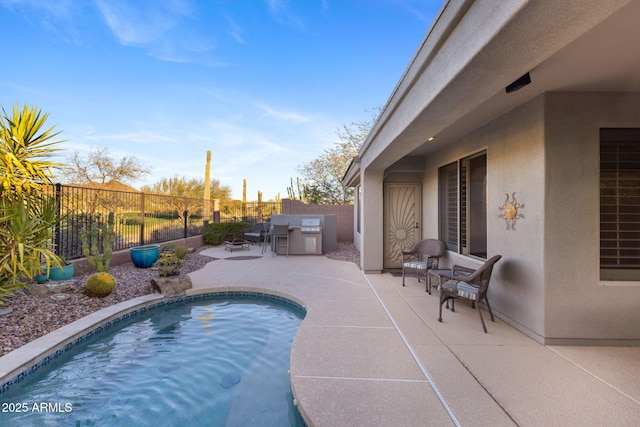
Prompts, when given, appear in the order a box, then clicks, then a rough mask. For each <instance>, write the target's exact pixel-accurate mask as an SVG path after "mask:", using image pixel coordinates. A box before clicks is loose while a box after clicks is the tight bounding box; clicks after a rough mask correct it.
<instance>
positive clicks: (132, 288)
mask: <svg viewBox="0 0 640 427" xmlns="http://www.w3.org/2000/svg"><path fill="white" fill-rule="evenodd" d="M206 248H207V247H206V246H205V247H201V248H198V250H197V251H196V252H194V253H191V254H188V255H187V256H186V257H185V259H184V266H183V267H182V269H181V274H188V273H190V272H192V271H196V270H199V269H201V268H202V267H204V266H205V264H207V263H209V262H212V261H215V260H217V258H212V257H208V256H206V255H201V254H200V252H201V251H202V250H204V249H206ZM326 256H327V257H328V258H330V259H335V260H340V261H349V262H354V263H356V264H357V265H359V264H360V253H359V252H358V251H357V250H356V249H355V248H354V246H353V244H352V243H339V244H338V248H337V250H335V251H333V252H330V253H328V254H326ZM109 273H110V274H112V275H113V276H114V277H115V278H116V281H117V283H118V286H117V287H116V289H115V291H114V292H113V293H112V294H111V295H109V296H107V297H105V298H90V297H88V296H86V295H84V293H82V290H83V285H84V283H86V279H87V277H88V276H89V275H88V274H87V275H82V276H77V277H74V278H73V280H71V281H69V282H68V283H67V284H65V285H63V286H64V291H63V292H64V293H65V294H67V295H68V297H67V298H66V299H64V300H56V299H54V298H52V295H51V294H48V293H46V292H43V293H38V292H35V290H34V291H27V292H25V293H14V294H13V295H12V296H9V297H8V298H6V300H5V305H4V306H0V309H2V308H7V307H10V308H11V309H12V312H11V313H9V314H6V315H2V316H0V356H3V355H5V354H7V353H9V352H10V351H12V350H15V349H17V348H19V347H21V346H23V345H25V344H27V343H28V342H30V341H33V340H34V339H36V338H39V337H41V336H43V335H46V334H48V333H49V332H52V331H54V330H56V329H58V328H60V327H62V326H64V325H66V324H69V323H71V322H73V321H75V320H78V319H80V318H81V317H84V316H86V315H88V314H91V313H93V312H95V311H98V310H100V309H102V308H105V307H108V306H111V305H114V304H117V303H120V302H123V301H127V300H129V299H132V298H136V297H139V296H143V295H147V294H152V293H153V292H154V291H153V288H152V287H151V279H152V278H153V277H156V276H157V273H156V272H155V271H153V270H151V269H139V268H135V267H134V266H133V264H123V265H118V266H114V267H111V268H110V269H109Z"/></svg>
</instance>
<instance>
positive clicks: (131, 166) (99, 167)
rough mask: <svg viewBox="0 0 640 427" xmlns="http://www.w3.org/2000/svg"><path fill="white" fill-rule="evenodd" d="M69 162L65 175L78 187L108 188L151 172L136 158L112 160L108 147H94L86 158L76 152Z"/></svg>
mask: <svg viewBox="0 0 640 427" xmlns="http://www.w3.org/2000/svg"><path fill="white" fill-rule="evenodd" d="M68 162H69V165H68V167H67V168H66V169H64V171H63V175H64V177H65V178H66V179H67V181H68V182H69V183H70V184H78V185H86V184H91V185H93V186H98V187H108V186H109V184H114V183H126V182H131V181H135V180H137V179H140V178H141V177H142V176H144V175H146V174H148V173H149V172H151V171H150V170H149V169H147V168H145V167H143V166H142V165H141V164H140V162H139V161H138V159H136V158H135V157H134V156H124V157H122V158H121V159H120V160H115V159H113V158H111V157H110V156H109V149H108V148H107V147H103V148H95V147H92V148H91V150H90V151H89V154H88V155H87V156H86V157H83V156H81V155H80V153H79V152H77V151H76V152H75V153H73V155H71V156H69V158H68Z"/></svg>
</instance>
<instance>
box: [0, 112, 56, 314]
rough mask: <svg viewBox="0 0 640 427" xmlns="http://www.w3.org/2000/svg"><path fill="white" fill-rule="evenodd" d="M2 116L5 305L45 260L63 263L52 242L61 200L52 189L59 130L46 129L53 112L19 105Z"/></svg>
mask: <svg viewBox="0 0 640 427" xmlns="http://www.w3.org/2000/svg"><path fill="white" fill-rule="evenodd" d="M2 112H3V115H2V116H1V117H0V196H1V198H0V305H1V304H2V297H4V296H6V294H7V293H9V292H11V291H13V290H15V289H17V288H19V287H21V286H24V284H25V283H24V282H25V281H26V279H32V278H33V277H34V275H35V274H37V273H38V272H40V271H41V268H42V267H41V265H42V264H45V265H46V266H47V267H46V268H47V269H49V268H50V266H51V265H52V264H53V265H56V266H60V265H61V260H60V259H59V258H58V257H57V256H56V255H55V253H54V251H53V250H52V248H51V242H52V237H53V236H52V234H53V229H54V226H55V225H56V224H57V223H58V221H59V220H60V218H59V215H58V206H57V203H56V200H55V199H54V198H53V197H52V196H51V195H50V194H48V193H47V191H46V189H45V186H46V185H48V184H50V183H51V179H52V177H53V170H52V169H53V168H55V167H58V166H60V164H58V163H56V162H53V161H51V160H50V158H51V156H52V155H53V153H55V152H56V151H57V149H56V148H54V146H55V144H58V143H59V142H61V141H53V138H54V137H55V136H56V135H58V133H53V132H52V131H53V127H51V128H48V129H44V128H43V127H44V124H45V121H46V119H47V117H48V114H42V113H41V112H40V110H39V109H38V108H37V107H28V106H24V108H23V109H20V108H19V107H18V106H17V105H16V106H15V107H14V108H13V110H12V115H11V116H9V115H8V114H7V113H6V111H5V110H4V109H2Z"/></svg>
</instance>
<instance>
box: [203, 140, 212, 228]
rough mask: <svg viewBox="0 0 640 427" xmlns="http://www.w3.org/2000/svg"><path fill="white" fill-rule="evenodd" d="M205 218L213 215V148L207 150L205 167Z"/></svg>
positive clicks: (207, 218)
mask: <svg viewBox="0 0 640 427" xmlns="http://www.w3.org/2000/svg"><path fill="white" fill-rule="evenodd" d="M203 196H204V218H205V220H207V221H208V220H209V219H210V217H211V150H207V164H206V166H205V168H204V195H203Z"/></svg>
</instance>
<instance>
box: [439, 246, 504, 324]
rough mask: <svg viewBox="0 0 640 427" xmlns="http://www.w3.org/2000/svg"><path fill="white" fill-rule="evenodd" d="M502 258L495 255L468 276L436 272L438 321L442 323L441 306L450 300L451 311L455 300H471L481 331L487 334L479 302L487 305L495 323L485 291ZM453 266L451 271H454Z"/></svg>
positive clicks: (453, 309) (453, 308)
mask: <svg viewBox="0 0 640 427" xmlns="http://www.w3.org/2000/svg"><path fill="white" fill-rule="evenodd" d="M500 258H502V255H496V256H494V257H492V258H491V259H489V260H487V262H485V263H484V264H482V266H481V267H480V268H478V269H477V270H476V271H475V272H473V273H472V274H470V275H468V276H464V275H459V276H457V275H454V274H453V273H449V272H438V275H439V276H440V282H441V285H440V312H439V316H438V321H439V322H442V304H444V303H445V302H446V301H449V300H451V311H455V299H456V298H463V299H467V300H471V301H472V303H475V306H476V309H477V310H478V314H479V315H480V321H481V322H482V329H484V332H485V333H486V332H487V326H486V325H485V324H484V319H483V318H482V310H481V309H480V305H479V303H480V301H482V300H484V301H485V302H486V303H487V309H488V310H489V314H490V315H491V321H492V322H495V319H494V318H493V313H492V312H491V306H490V305H489V299H488V298H487V290H488V289H489V281H490V280H491V273H492V271H493V266H494V265H495V264H496V262H498V261H499V260H500ZM456 267H457V266H454V267H453V269H452V271H456Z"/></svg>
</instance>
